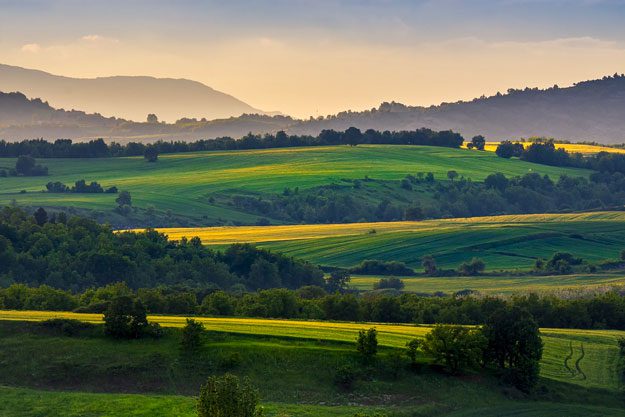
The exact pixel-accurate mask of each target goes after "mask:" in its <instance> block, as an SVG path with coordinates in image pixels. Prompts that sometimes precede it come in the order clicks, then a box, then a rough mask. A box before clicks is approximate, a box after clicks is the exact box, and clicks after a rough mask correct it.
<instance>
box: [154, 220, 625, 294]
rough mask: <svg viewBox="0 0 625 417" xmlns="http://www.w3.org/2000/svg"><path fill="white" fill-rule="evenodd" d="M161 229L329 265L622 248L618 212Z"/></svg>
mask: <svg viewBox="0 0 625 417" xmlns="http://www.w3.org/2000/svg"><path fill="white" fill-rule="evenodd" d="M159 230H160V231H161V232H163V233H165V234H167V235H168V236H169V237H170V239H174V240H177V239H180V238H181V237H183V236H186V237H189V238H190V237H193V236H198V237H200V238H201V239H202V241H203V243H204V244H206V245H216V246H221V245H226V244H231V243H244V242H249V243H255V244H257V245H258V246H260V247H264V248H268V249H272V250H275V251H277V252H281V253H286V254H288V255H292V256H295V257H297V258H302V259H307V260H310V261H312V262H314V263H317V264H321V265H327V266H333V267H352V266H355V265H357V264H359V263H360V262H362V261H363V260H366V259H379V260H387V261H401V262H405V263H406V264H408V265H409V266H411V267H414V268H416V269H421V258H422V257H423V256H425V255H433V256H434V257H435V258H436V260H437V263H438V265H439V266H441V267H444V268H456V267H457V266H458V265H459V264H460V263H461V262H463V261H468V260H470V259H471V258H473V257H479V258H481V259H483V260H484V262H485V263H486V268H487V270H490V271H493V270H498V269H506V270H512V269H520V270H528V269H531V268H532V267H533V265H534V263H535V262H536V259H537V258H539V257H542V258H549V257H550V256H551V255H553V253H554V252H558V251H562V252H570V253H573V254H574V255H576V256H580V257H582V258H584V259H585V260H588V261H594V262H596V261H600V260H604V259H606V258H617V257H618V256H619V254H620V251H621V250H623V249H625V213H624V212H599V213H581V214H529V215H508V216H491V217H476V218H469V219H443V220H427V221H421V222H387V223H355V224H323V225H288V226H269V227H261V226H250V227H245V226H243V227H217V228H215V227H212V228H190V229H185V228H178V229H176V228H174V229H159ZM439 289H440V288H439Z"/></svg>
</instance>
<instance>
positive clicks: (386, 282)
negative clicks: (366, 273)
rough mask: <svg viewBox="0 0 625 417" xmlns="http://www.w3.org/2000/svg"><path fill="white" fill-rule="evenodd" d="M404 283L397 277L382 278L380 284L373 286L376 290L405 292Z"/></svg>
mask: <svg viewBox="0 0 625 417" xmlns="http://www.w3.org/2000/svg"><path fill="white" fill-rule="evenodd" d="M404 286H405V284H404V281H402V280H401V279H399V278H396V277H389V278H381V279H380V280H379V281H378V282H376V283H375V284H373V289H374V290H384V289H395V290H403V289H404Z"/></svg>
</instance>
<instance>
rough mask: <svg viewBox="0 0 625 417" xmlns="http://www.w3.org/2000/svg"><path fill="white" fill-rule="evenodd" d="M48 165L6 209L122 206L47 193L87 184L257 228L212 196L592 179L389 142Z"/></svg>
mask: <svg viewBox="0 0 625 417" xmlns="http://www.w3.org/2000/svg"><path fill="white" fill-rule="evenodd" d="M40 162H41V163H43V164H44V165H46V166H47V167H48V168H49V172H50V175H49V176H47V177H9V178H0V184H1V186H0V205H4V204H8V203H9V202H11V201H12V200H15V201H17V203H18V204H21V205H26V206H44V207H74V208H82V209H94V210H101V211H105V210H110V209H112V208H113V207H115V202H114V200H115V195H111V194H49V193H42V192H41V191H42V190H44V189H45V184H46V183H47V182H48V181H60V182H63V183H65V184H73V183H74V182H75V181H77V180H80V179H85V180H87V181H98V182H99V183H100V184H102V185H103V186H104V187H110V186H117V187H118V188H119V189H121V190H127V191H130V193H131V195H132V197H133V201H134V205H136V206H138V207H140V208H146V207H147V206H148V205H150V204H151V205H154V206H155V207H156V209H157V210H162V211H165V210H171V211H172V212H174V213H176V214H182V215H185V216H188V217H190V218H193V219H196V220H198V221H202V220H203V221H204V223H207V222H209V221H215V220H218V219H223V220H232V221H241V222H248V223H249V222H251V223H253V222H254V220H256V216H251V215H249V214H245V213H241V212H237V211H236V210H232V208H230V207H220V206H217V205H215V204H214V203H211V202H210V201H209V197H210V195H211V194H213V193H217V192H228V191H229V190H239V191H241V190H244V191H248V192H260V193H279V192H281V191H282V190H283V189H284V188H285V187H289V188H295V187H299V188H300V189H306V188H311V187H315V186H320V185H327V184H332V183H336V182H339V181H340V180H341V179H344V178H347V179H356V178H364V177H365V176H366V175H368V176H369V177H371V178H376V179H392V180H399V179H401V178H403V177H404V176H405V175H406V174H409V173H412V174H414V173H417V172H433V173H434V175H435V177H437V178H439V179H445V178H446V173H447V171H449V170H456V171H457V172H458V173H459V174H460V175H464V176H465V177H468V178H472V179H473V180H476V181H477V180H482V179H483V178H485V177H486V176H487V175H488V174H490V173H493V172H502V173H504V174H506V175H508V176H511V175H522V174H525V173H527V172H539V173H541V174H548V175H550V176H552V177H554V178H557V177H558V176H559V175H560V174H569V175H574V176H575V175H588V174H589V172H588V171H584V170H577V169H566V168H558V167H549V166H545V165H537V164H531V163H526V162H522V161H518V160H504V159H501V158H498V157H497V156H495V155H493V154H492V153H486V152H470V151H467V150H464V149H449V148H441V147H426V146H384V145H370V146H357V147H347V146H331V147H308V148H305V147H304V148H283V149H268V150H249V151H217V152H201V153H184V154H169V155H161V156H160V157H159V160H158V162H157V163H154V164H151V163H147V162H145V161H144V160H143V158H140V157H135V158H104V159H46V160H42V161H40ZM14 163H15V160H13V159H0V167H7V168H8V167H11V166H13V165H14ZM22 190H25V191H26V193H21V191H22Z"/></svg>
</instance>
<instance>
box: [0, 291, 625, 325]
mask: <svg viewBox="0 0 625 417" xmlns="http://www.w3.org/2000/svg"><path fill="white" fill-rule="evenodd" d="M328 290H329V288H328ZM462 293H463V294H464V293H470V291H463V292H462ZM119 297H130V298H131V299H133V300H139V301H140V302H141V304H142V305H143V306H145V309H146V310H147V312H148V313H151V314H199V315H205V316H240V317H265V318H284V319H315V320H338V321H367V322H385V323H419V324H463V325H479V324H484V323H487V322H488V319H489V317H491V315H492V313H493V312H495V311H497V310H498V309H501V308H510V309H514V308H520V309H524V310H527V311H529V312H530V313H531V315H532V316H533V317H534V319H535V320H536V322H537V324H538V325H539V326H540V327H551V328H578V329H593V328H598V329H599V328H600V329H615V330H625V297H624V296H623V294H622V293H619V292H617V291H612V292H607V293H603V294H598V295H587V296H584V297H581V298H559V297H557V296H555V295H542V296H539V295H536V294H530V295H522V296H514V297H511V298H501V297H491V296H483V295H479V294H478V295H477V296H473V295H470V294H469V295H461V294H460V293H458V294H456V295H453V296H446V295H444V294H438V295H436V296H428V295H423V294H421V295H420V294H414V293H401V294H398V293H396V292H395V291H391V292H388V291H382V292H370V293H363V294H358V293H351V292H343V293H340V292H328V291H326V290H325V289H324V288H322V287H319V286H304V287H301V288H299V289H297V290H288V289H285V288H274V289H267V290H259V291H256V292H246V291H245V290H244V288H243V287H242V286H235V287H233V288H232V289H231V290H230V291H227V292H226V291H222V290H215V289H214V288H213V289H210V288H194V289H191V288H190V287H185V286H184V285H176V286H160V287H158V288H140V289H138V290H136V291H135V290H132V289H131V288H129V287H128V286H127V285H125V284H123V283H115V284H110V285H107V286H104V287H100V288H92V289H88V290H85V291H84V292H82V293H73V292H71V291H68V290H60V289H54V288H52V287H50V286H45V285H44V286H39V287H29V286H27V285H24V284H13V285H10V286H8V287H7V288H1V289H0V308H3V309H13V310H49V311H72V310H75V311H79V312H94V313H103V312H105V311H106V310H107V308H108V306H109V304H110V302H111V301H112V300H114V299H116V298H119Z"/></svg>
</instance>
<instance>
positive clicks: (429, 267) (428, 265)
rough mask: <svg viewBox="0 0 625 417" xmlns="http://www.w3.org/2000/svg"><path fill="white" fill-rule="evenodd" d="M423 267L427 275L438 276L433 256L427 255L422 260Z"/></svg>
mask: <svg viewBox="0 0 625 417" xmlns="http://www.w3.org/2000/svg"><path fill="white" fill-rule="evenodd" d="M421 265H422V266H423V269H424V270H425V274H426V275H430V276H432V275H436V272H437V266H436V260H435V259H434V257H433V256H432V255H425V256H424V257H423V258H421Z"/></svg>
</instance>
